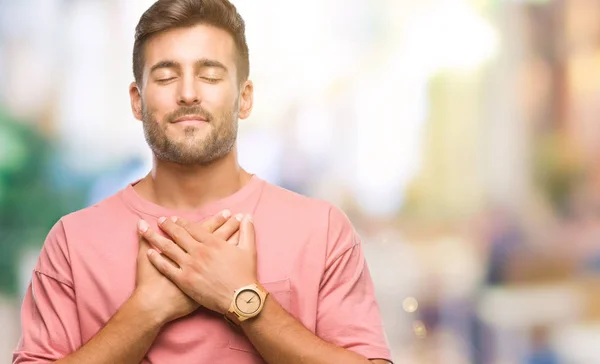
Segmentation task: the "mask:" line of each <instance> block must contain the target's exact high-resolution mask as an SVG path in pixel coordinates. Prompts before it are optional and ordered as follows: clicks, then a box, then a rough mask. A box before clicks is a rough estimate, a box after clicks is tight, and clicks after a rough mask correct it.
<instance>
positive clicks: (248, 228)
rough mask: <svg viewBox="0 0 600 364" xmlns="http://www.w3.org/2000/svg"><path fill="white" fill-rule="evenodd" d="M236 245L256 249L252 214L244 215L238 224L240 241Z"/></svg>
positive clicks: (249, 249)
mask: <svg viewBox="0 0 600 364" xmlns="http://www.w3.org/2000/svg"><path fill="white" fill-rule="evenodd" d="M238 246H239V247H240V248H242V249H244V250H248V251H252V252H255V251H256V236H255V231H254V222H253V221H252V216H250V215H246V216H244V219H243V220H242V223H241V224H240V242H239V244H238Z"/></svg>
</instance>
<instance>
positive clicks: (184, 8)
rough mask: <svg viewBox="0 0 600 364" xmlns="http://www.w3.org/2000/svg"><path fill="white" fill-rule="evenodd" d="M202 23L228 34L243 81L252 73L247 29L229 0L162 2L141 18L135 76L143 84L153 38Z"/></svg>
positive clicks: (136, 49) (135, 55) (137, 31)
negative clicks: (147, 50) (147, 48)
mask: <svg viewBox="0 0 600 364" xmlns="http://www.w3.org/2000/svg"><path fill="white" fill-rule="evenodd" d="M198 24H206V25H211V26H214V27H215V28H219V29H222V30H225V31H226V32H228V33H229V34H230V35H231V36H232V37H233V41H234V43H235V45H236V48H237V51H238V59H237V62H236V63H237V75H238V80H239V81H240V82H243V81H245V80H247V79H248V74H249V73H250V61H249V59H248V44H247V43H246V26H245V24H244V19H242V17H241V16H240V14H239V13H238V12H237V9H236V8H235V6H234V5H233V4H232V3H230V2H229V1H228V0H158V1H157V2H155V3H154V4H153V5H152V6H151V7H150V8H148V10H146V12H144V14H143V15H142V17H141V18H140V21H139V23H138V24H137V26H136V28H135V43H134V45H133V76H134V77H135V81H136V82H137V83H139V82H141V80H142V75H143V70H144V46H145V44H146V42H147V41H148V39H150V38H151V37H152V36H153V35H155V34H158V33H161V32H164V31H166V30H170V29H175V28H186V27H192V26H195V25H198Z"/></svg>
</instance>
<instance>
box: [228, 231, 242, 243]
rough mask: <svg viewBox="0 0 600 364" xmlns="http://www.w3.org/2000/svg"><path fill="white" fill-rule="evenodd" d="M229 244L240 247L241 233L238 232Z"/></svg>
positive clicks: (230, 239)
mask: <svg viewBox="0 0 600 364" xmlns="http://www.w3.org/2000/svg"><path fill="white" fill-rule="evenodd" d="M227 243H228V244H231V245H238V244H239V243H240V231H239V230H238V231H236V232H235V233H234V234H233V235H232V236H231V237H230V238H229V239H227Z"/></svg>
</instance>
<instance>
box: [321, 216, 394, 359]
mask: <svg viewBox="0 0 600 364" xmlns="http://www.w3.org/2000/svg"><path fill="white" fill-rule="evenodd" d="M327 235H328V236H327V239H328V241H327V246H328V247H327V254H328V255H327V259H326V266H325V272H324V275H323V278H322V280H321V285H320V289H319V304H318V312H317V330H316V333H317V336H319V337H320V338H322V339H323V340H325V341H327V342H330V343H332V344H334V345H336V346H339V347H342V348H345V349H347V350H351V351H354V352H356V353H358V354H361V355H363V356H364V357H366V358H368V359H385V360H388V361H390V362H391V353H390V350H389V345H388V343H387V338H386V336H385V332H384V329H383V323H382V320H381V314H380V312H379V306H378V304H377V301H376V299H375V292H374V288H373V281H372V279H371V275H370V273H369V269H368V267H367V263H366V261H365V257H364V254H363V250H362V246H361V241H360V238H359V236H358V234H356V232H355V231H354V229H353V227H352V225H351V223H350V221H349V220H348V218H347V217H346V216H345V215H344V214H343V213H342V212H341V211H340V210H338V209H336V208H332V209H331V211H330V214H329V227H328V234H327Z"/></svg>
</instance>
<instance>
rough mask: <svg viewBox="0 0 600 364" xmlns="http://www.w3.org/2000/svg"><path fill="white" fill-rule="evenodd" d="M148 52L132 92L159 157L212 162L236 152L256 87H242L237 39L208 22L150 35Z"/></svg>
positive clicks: (184, 162) (190, 162)
mask: <svg viewBox="0 0 600 364" xmlns="http://www.w3.org/2000/svg"><path fill="white" fill-rule="evenodd" d="M144 54H145V59H144V73H143V81H142V85H136V84H132V86H131V87H130V95H131V98H132V107H133V109H134V114H136V117H138V119H141V120H142V122H143V127H144V134H145V137H146V141H147V142H148V145H149V146H150V148H151V149H152V151H153V152H154V154H155V155H156V157H157V158H158V159H160V160H165V161H169V162H174V163H178V164H182V165H207V164H210V163H211V162H214V161H215V160H218V159H221V158H223V157H224V156H226V155H227V154H228V153H229V152H231V150H232V149H233V147H234V145H235V141H236V137H237V125H238V118H245V117H247V116H248V115H249V113H250V108H251V104H252V100H251V99H252V95H251V94H252V85H251V84H250V83H249V82H246V83H245V84H244V85H242V87H241V90H240V85H239V82H238V79H237V72H236V57H237V56H236V47H235V44H234V42H233V38H232V37H231V36H230V35H229V34H228V33H227V32H225V31H223V30H220V29H217V28H214V27H210V26H206V25H197V26H194V27H191V28H178V29H172V30H169V31H166V32H164V33H160V34H158V35H156V36H154V37H152V38H151V39H149V41H148V42H147V43H146V47H145V52H144ZM138 90H139V91H138ZM140 92H141V94H140ZM248 101H249V103H248Z"/></svg>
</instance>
